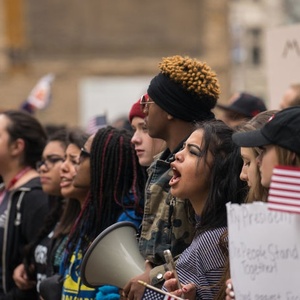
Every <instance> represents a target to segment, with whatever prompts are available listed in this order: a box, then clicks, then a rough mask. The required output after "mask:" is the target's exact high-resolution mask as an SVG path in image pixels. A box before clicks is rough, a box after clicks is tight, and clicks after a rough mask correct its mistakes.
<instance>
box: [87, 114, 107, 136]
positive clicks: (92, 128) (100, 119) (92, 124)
mask: <svg viewBox="0 0 300 300" xmlns="http://www.w3.org/2000/svg"><path fill="white" fill-rule="evenodd" d="M106 125H107V122H106V116H105V115H99V116H95V117H93V118H91V119H90V120H89V122H88V124H87V127H86V132H87V133H88V134H94V133H96V132H97V131H98V129H100V128H103V127H105V126H106Z"/></svg>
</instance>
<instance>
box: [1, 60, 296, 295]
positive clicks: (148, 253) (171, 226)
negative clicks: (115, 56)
mask: <svg viewBox="0 0 300 300" xmlns="http://www.w3.org/2000/svg"><path fill="white" fill-rule="evenodd" d="M291 89H292V90H289V91H287V95H285V96H284V97H285V99H286V98H287V97H289V96H290V98H291V97H292V96H294V97H295V94H296V91H297V87H296V86H294V85H293V86H291ZM219 95H220V86H219V82H218V78H217V75H216V74H215V72H214V71H213V70H212V69H211V68H210V66H208V65H207V64H206V63H204V62H201V61H199V60H197V59H192V58H190V57H183V56H180V55H175V56H171V57H166V58H163V59H162V61H161V62H160V64H159V72H158V74H157V75H156V76H154V77H153V79H152V80H151V82H150V83H149V87H148V89H147V93H145V94H144V95H143V96H142V97H141V99H139V100H138V101H136V102H134V103H133V105H132V107H131V108H129V109H128V110H129V116H128V122H129V123H130V124H131V127H132V130H128V128H115V127H112V126H109V125H107V126H105V127H103V128H100V129H99V130H97V132H95V133H93V134H87V133H86V132H84V130H82V129H79V128H69V127H58V128H52V129H51V131H50V130H46V128H45V127H44V126H42V125H41V123H40V122H39V121H38V120H37V119H36V118H35V117H34V116H33V115H31V114H30V113H28V112H24V111H21V110H9V111H3V112H1V113H0V175H1V178H2V185H1V187H0V220H1V223H0V224H1V225H0V236H1V237H0V241H1V245H0V255H1V261H0V299H3V300H4V299H7V300H8V299H33V300H34V299H44V300H48V299H51V300H56V299H62V300H67V299H68V300H75V299H85V300H91V299H98V300H99V299H105V300H108V299H110V300H118V299H124V300H125V299H128V300H136V299H142V298H143V295H144V290H145V286H144V285H142V284H141V283H140V282H141V281H142V282H144V283H146V284H149V285H151V286H154V287H156V288H158V289H160V290H161V291H167V292H170V293H172V294H173V295H175V296H178V297H184V298H187V299H190V300H193V299H207V300H209V299H218V300H219V299H234V282H232V281H231V278H230V277H231V276H230V261H229V255H228V231H227V215H226V204H227V203H228V202H231V203H237V204H241V203H251V202H254V201H263V202H266V201H267V195H268V189H269V187H270V182H271V176H272V170H273V168H274V167H275V166H277V165H290V166H300V150H299V149H300V133H299V128H300V127H299V125H300V106H298V105H297V104H298V102H297V101H294V102H292V101H290V98H289V99H288V100H289V101H288V100H285V101H282V107H281V108H282V109H281V110H267V108H266V105H265V104H264V101H263V100H262V99H261V98H259V97H257V96H254V95H252V94H250V93H246V92H242V93H236V94H234V96H233V98H232V99H231V101H230V104H229V105H227V106H225V105H221V104H218V99H219ZM216 107H217V108H219V109H221V110H222V111H223V115H222V116H221V117H220V118H217V117H216V116H215V114H214V109H215V108H216ZM122 221H129V222H131V223H132V224H133V225H134V226H135V228H136V231H137V240H138V247H139V251H140V253H141V255H142V257H143V258H144V260H145V271H144V272H143V273H142V274H139V275H137V276H135V277H134V278H128V282H127V283H126V284H125V286H124V287H116V286H110V285H105V286H99V287H97V288H91V287H89V286H86V285H85V284H84V283H83V282H82V280H81V273H80V272H81V271H80V266H81V262H82V260H83V257H84V255H85V253H86V251H87V250H88V248H89V246H90V245H91V243H92V242H93V241H94V240H95V238H96V237H97V236H98V235H99V234H100V233H101V232H102V231H103V230H105V229H106V228H108V227H109V226H111V225H113V224H115V223H117V222H122ZM167 249H169V250H170V251H171V253H172V255H173V257H174V259H175V261H176V271H177V273H178V279H176V278H175V277H174V272H172V271H171V270H168V269H167V265H166V262H165V259H164V251H165V250H167ZM99 255H101V254H99ZM107 271H108V270H103V272H107ZM177 280H179V283H178V282H177ZM179 287H180V288H179Z"/></svg>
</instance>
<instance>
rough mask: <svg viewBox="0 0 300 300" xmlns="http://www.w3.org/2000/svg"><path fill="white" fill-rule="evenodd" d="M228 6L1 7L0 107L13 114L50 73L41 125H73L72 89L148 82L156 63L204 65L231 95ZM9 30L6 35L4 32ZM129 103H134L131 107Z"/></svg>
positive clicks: (204, 2)
mask: <svg viewBox="0 0 300 300" xmlns="http://www.w3.org/2000/svg"><path fill="white" fill-rule="evenodd" d="M228 3H229V0H222V1H211V0H201V1H199V0H189V1H188V2H186V1H181V0H172V1H169V0H160V1H138V0H115V1H110V0H89V1H88V2H82V1H79V0H65V1H59V0H45V1H42V2H39V1H33V0H28V1H24V0H0V12H1V14H0V50H1V51H0V53H1V54H0V96H1V104H0V107H4V108H7V107H14V108H15V107H18V105H19V104H20V103H21V102H22V101H23V100H24V99H25V97H26V96H27V95H28V93H29V92H30V90H31V88H32V87H33V86H34V84H35V83H36V82H37V80H38V79H39V78H40V77H41V76H43V75H45V74H47V73H49V72H51V73H54V74H55V76H56V79H55V81H54V83H53V88H52V89H53V100H52V103H51V105H50V106H49V107H48V108H47V109H45V110H44V111H41V112H38V114H37V117H38V118H39V119H40V120H41V121H42V122H43V123H49V122H52V123H59V124H61V123H65V124H69V125H78V119H79V111H78V110H79V105H78V103H79V93H78V85H79V83H80V81H81V80H82V79H83V78H86V77H90V76H139V75H149V76H152V75H154V74H156V73H157V72H158V62H159V61H160V60H161V58H162V57H165V56H170V55H175V54H181V55H189V56H191V57H196V58H199V59H201V60H205V61H206V62H207V63H208V64H209V65H210V66H212V68H213V69H214V70H215V71H216V72H217V73H218V75H219V78H220V81H221V88H222V97H221V100H220V101H226V99H227V98H228V95H229V93H230V91H229V88H230V44H229V40H230V39H229V26H228ZM8 29H10V30H8ZM133 100H135V99H133Z"/></svg>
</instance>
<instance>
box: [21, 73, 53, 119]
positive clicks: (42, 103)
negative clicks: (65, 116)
mask: <svg viewBox="0 0 300 300" xmlns="http://www.w3.org/2000/svg"><path fill="white" fill-rule="evenodd" d="M53 80H54V75H53V74H47V75H45V76H43V77H42V78H41V79H40V80H39V81H38V83H37V84H36V85H35V86H34V88H33V89H32V90H31V92H30V94H29V96H28V97H27V99H26V100H25V101H24V102H23V103H22V105H21V108H22V109H23V110H26V111H28V112H30V113H34V112H35V111H36V110H40V109H44V108H46V107H47V106H48V105H49V103H50V100H51V96H52V94H51V87H52V82H53Z"/></svg>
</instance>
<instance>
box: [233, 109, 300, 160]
mask: <svg viewBox="0 0 300 300" xmlns="http://www.w3.org/2000/svg"><path fill="white" fill-rule="evenodd" d="M232 139H233V141H234V142H235V143H236V144H237V145H238V146H240V147H261V146H266V145H278V146H280V147H282V148H285V149H288V150H290V151H293V152H295V153H298V154H300V106H293V107H289V108H286V109H284V110H281V111H279V112H278V113H276V114H274V115H273V116H272V117H271V118H270V119H269V121H268V122H267V123H266V124H265V125H264V126H263V127H262V128H261V129H259V130H253V131H248V132H237V133H234V134H233V135H232Z"/></svg>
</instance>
